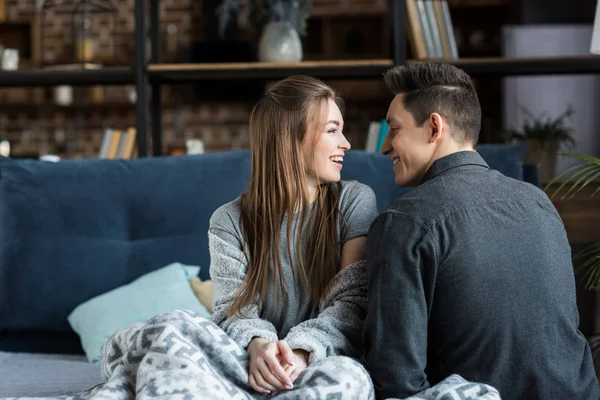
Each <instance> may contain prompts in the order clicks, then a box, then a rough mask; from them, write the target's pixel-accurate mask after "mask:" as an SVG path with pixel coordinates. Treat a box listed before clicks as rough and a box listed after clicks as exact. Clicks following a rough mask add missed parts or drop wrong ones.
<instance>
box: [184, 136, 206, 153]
mask: <svg viewBox="0 0 600 400" xmlns="http://www.w3.org/2000/svg"><path fill="white" fill-rule="evenodd" d="M185 146H186V149H187V154H202V153H204V143H202V140H198V139H189V140H188V141H187V142H185Z"/></svg>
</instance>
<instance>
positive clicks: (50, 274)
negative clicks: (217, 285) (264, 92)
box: [0, 146, 524, 351]
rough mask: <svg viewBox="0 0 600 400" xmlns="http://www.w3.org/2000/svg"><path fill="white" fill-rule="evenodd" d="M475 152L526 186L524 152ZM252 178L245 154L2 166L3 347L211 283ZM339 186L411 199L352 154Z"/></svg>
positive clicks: (372, 162)
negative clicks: (13, 339)
mask: <svg viewBox="0 0 600 400" xmlns="http://www.w3.org/2000/svg"><path fill="white" fill-rule="evenodd" d="M478 150H479V152H480V153H481V154H482V156H483V157H484V159H486V161H487V162H488V163H489V164H490V166H491V167H492V168H495V169H498V170H500V171H501V172H503V173H505V174H506V175H508V176H512V177H514V178H516V179H523V172H522V164H521V160H522V159H523V156H524V152H523V150H522V149H521V148H517V147H514V146H501V147H489V146H483V147H480V148H478ZM249 169H250V155H249V152H248V151H247V150H237V151H228V152H216V153H206V154H202V155H192V156H180V157H157V158H144V159H138V160H105V159H92V160H65V161H60V162H57V163H51V162H45V161H35V160H15V159H8V158H0V350H1V349H3V348H4V349H6V348H7V347H10V346H8V345H4V344H3V342H2V337H3V335H4V337H6V335H8V334H9V333H10V332H36V331H42V330H43V331H49V332H57V333H61V332H62V333H67V332H71V333H72V331H71V329H70V327H69V325H68V323H67V320H66V317H67V315H68V314H69V313H70V312H71V311H72V310H73V309H74V308H75V307H76V306H77V305H78V304H80V303H82V302H84V301H86V300H88V299H90V298H92V297H94V296H97V295H99V294H101V293H104V292H107V291H109V290H111V289H114V288H116V287H119V286H122V285H124V284H127V283H129V282H131V281H132V280H134V279H135V278H137V277H139V276H141V275H143V274H145V273H147V272H149V271H153V270H155V269H157V268H160V267H163V266H165V265H167V264H169V263H171V262H181V263H183V264H187V265H197V266H200V267H201V272H200V277H201V278H202V279H207V278H209V273H208V272H209V263H210V259H209V253H208V240H207V231H208V222H209V219H210V216H211V215H212V213H213V212H214V210H215V209H216V208H217V207H219V206H220V205H222V204H224V203H226V202H228V201H231V200H233V199H234V198H236V197H237V196H239V195H240V194H241V193H243V192H244V190H245V189H246V186H247V182H248V178H249ZM342 179H346V180H358V181H360V182H363V183H365V184H367V185H369V186H371V187H372V188H373V190H374V191H375V193H376V196H377V205H378V208H379V210H380V211H381V210H383V209H384V208H385V206H387V205H388V204H389V203H391V202H392V201H393V200H394V199H395V198H396V197H398V196H400V195H402V194H403V193H406V191H408V190H410V189H401V188H398V187H396V186H395V185H394V174H393V171H392V169H391V161H390V160H389V158H387V157H384V156H381V155H379V154H374V153H365V152H363V151H350V152H348V153H347V155H346V158H345V162H344V169H343V171H342ZM48 345H49V346H51V344H50V343H48ZM42 347H43V346H42ZM36 350H37V351H43V350H40V349H39V348H37V349H36ZM49 351H58V349H57V348H56V346H54V347H51V348H50V349H49Z"/></svg>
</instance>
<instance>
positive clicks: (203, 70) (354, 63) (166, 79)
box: [148, 60, 392, 83]
mask: <svg viewBox="0 0 600 400" xmlns="http://www.w3.org/2000/svg"><path fill="white" fill-rule="evenodd" d="M391 66H392V60H344V61H302V62H299V63H281V64H280V63H261V62H256V63H204V64H153V65H152V64H151V65H149V66H148V71H149V74H150V80H151V81H153V82H160V83H184V82H192V81H198V80H214V79H248V78H262V79H280V78H285V77H286V76H290V75H294V74H304V75H312V76H317V77H320V78H331V79H349V78H375V77H380V76H381V74H382V73H383V72H385V71H386V70H387V69H388V68H390V67H391Z"/></svg>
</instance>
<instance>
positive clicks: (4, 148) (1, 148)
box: [0, 140, 10, 157]
mask: <svg viewBox="0 0 600 400" xmlns="http://www.w3.org/2000/svg"><path fill="white" fill-rule="evenodd" d="M0 156H4V157H10V142H9V141H8V140H3V141H1V142H0Z"/></svg>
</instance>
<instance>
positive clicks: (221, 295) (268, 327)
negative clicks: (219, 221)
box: [208, 220, 277, 349]
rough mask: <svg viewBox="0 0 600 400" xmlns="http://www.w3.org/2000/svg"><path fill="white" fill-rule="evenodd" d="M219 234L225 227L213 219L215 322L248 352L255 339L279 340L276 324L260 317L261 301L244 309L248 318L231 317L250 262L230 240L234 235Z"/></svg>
mask: <svg viewBox="0 0 600 400" xmlns="http://www.w3.org/2000/svg"><path fill="white" fill-rule="evenodd" d="M218 233H221V228H216V227H215V223H213V220H211V229H210V230H209V233H208V243H209V250H210V259H211V262H210V276H211V279H212V281H213V285H214V288H215V295H214V299H213V316H212V319H213V322H214V323H215V324H217V325H218V326H219V327H221V329H223V330H224V331H225V332H226V333H227V334H228V335H229V337H231V338H232V339H233V340H235V341H236V342H237V343H238V344H239V345H240V346H241V347H243V348H244V349H245V348H247V347H248V344H249V343H250V341H251V340H252V339H253V338H254V337H260V338H263V339H266V340H268V341H277V330H276V329H275V327H274V326H273V324H272V323H271V322H269V321H266V320H264V319H261V318H260V312H261V307H260V304H258V301H255V302H253V303H251V304H250V305H248V306H246V307H245V308H244V309H243V310H242V313H243V315H244V318H240V317H238V316H235V315H232V316H228V315H227V310H228V309H229V306H230V304H231V302H232V301H233V299H234V298H235V296H236V294H237V292H238V289H239V288H240V286H241V285H242V283H243V281H244V278H245V276H246V271H247V268H248V260H247V258H246V256H245V254H244V253H243V252H242V251H241V249H240V248H239V244H234V243H232V240H226V239H227V238H230V237H232V235H227V234H223V235H221V234H218Z"/></svg>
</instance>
